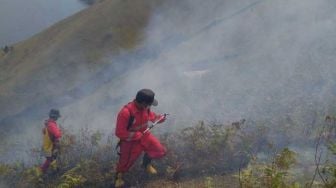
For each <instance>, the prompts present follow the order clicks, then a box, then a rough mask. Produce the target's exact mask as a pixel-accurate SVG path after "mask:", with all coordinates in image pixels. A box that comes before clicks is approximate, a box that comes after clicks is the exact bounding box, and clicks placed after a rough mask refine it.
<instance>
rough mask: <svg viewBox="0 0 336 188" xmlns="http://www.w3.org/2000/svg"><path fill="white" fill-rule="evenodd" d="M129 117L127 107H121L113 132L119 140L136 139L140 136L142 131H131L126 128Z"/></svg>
mask: <svg viewBox="0 0 336 188" xmlns="http://www.w3.org/2000/svg"><path fill="white" fill-rule="evenodd" d="M129 118H130V112H129V110H128V109H127V108H123V109H122V110H121V111H120V112H119V114H118V117H117V125H116V130H115V134H116V136H117V137H119V138H120V139H121V140H127V141H130V140H138V139H140V138H141V136H142V133H140V132H131V131H128V130H127V126H128V120H129Z"/></svg>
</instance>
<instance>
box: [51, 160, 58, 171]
mask: <svg viewBox="0 0 336 188" xmlns="http://www.w3.org/2000/svg"><path fill="white" fill-rule="evenodd" d="M50 168H51V169H52V170H54V171H57V170H58V166H57V161H56V160H53V161H52V162H51V163H50Z"/></svg>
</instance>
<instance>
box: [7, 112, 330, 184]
mask: <svg viewBox="0 0 336 188" xmlns="http://www.w3.org/2000/svg"><path fill="white" fill-rule="evenodd" d="M263 123H266V122H263ZM263 123H262V122H259V123H256V122H252V121H247V120H245V119H242V120H240V121H237V122H232V123H231V124H222V123H218V122H208V123H206V122H203V121H200V122H198V123H197V124H194V125H190V126H187V128H181V129H180V130H178V131H176V132H174V133H165V134H160V133H158V132H159V131H158V129H160V127H156V128H155V129H156V130H155V129H153V133H154V134H158V137H159V138H160V140H161V141H162V143H163V144H164V145H165V146H166V147H167V149H168V153H167V155H166V156H165V157H164V158H163V159H162V160H158V161H154V165H155V166H156V167H157V168H158V170H159V174H158V175H157V176H148V175H147V174H146V173H145V171H144V169H143V168H142V167H141V159H139V160H138V161H137V162H136V164H135V165H134V166H133V167H132V168H131V170H130V171H129V172H128V173H126V174H125V177H124V178H125V180H126V181H127V186H135V187H158V186H168V185H169V186H172V187H189V186H190V184H192V182H197V183H194V184H197V186H198V187H222V186H229V187H246V188H247V187H333V186H335V185H336V176H335V174H334V171H335V170H336V168H335V166H334V164H335V161H334V157H335V155H336V152H335V143H336V142H335V141H336V134H335V126H336V117H334V116H327V117H326V119H325V122H324V124H322V125H321V127H320V128H318V129H313V130H311V133H310V134H308V135H307V134H300V132H301V131H298V130H294V132H295V133H293V132H291V134H293V135H290V134H289V132H286V130H284V128H283V127H279V128H277V131H278V133H277V134H275V135H273V134H272V133H271V132H270V129H269V128H268V127H267V125H265V124H263ZM160 126H164V125H160ZM62 129H63V132H64V136H63V138H62V140H61V152H60V156H59V158H58V159H57V167H55V168H53V167H51V168H50V169H49V170H48V172H47V174H45V175H43V176H39V175H38V174H37V173H36V170H37V167H38V165H39V163H41V162H42V155H41V151H40V149H39V147H38V146H36V147H34V148H31V149H30V151H29V155H30V158H31V159H33V160H35V161H32V163H34V164H35V165H34V166H26V164H25V163H19V162H18V163H16V164H4V163H1V165H0V175H1V182H2V183H3V184H4V185H6V186H9V187H32V186H33V187H92V186H94V187H110V186H112V185H113V182H114V177H115V165H116V162H117V160H118V155H117V150H116V148H115V146H116V143H117V141H118V140H117V139H116V138H115V137H111V136H108V135H106V134H104V133H103V132H99V131H96V132H92V131H90V130H89V129H88V128H87V127H86V128H85V127H84V128H82V129H81V130H80V131H79V132H77V133H75V134H74V133H72V132H71V131H68V130H65V129H64V128H62ZM294 135H295V136H294ZM275 136H280V137H286V136H287V138H288V140H293V141H296V142H301V144H297V145H296V147H300V146H301V149H299V150H298V149H297V148H293V147H291V146H277V145H275V144H274V143H275V142H274V141H276V138H275ZM302 143H312V144H313V145H314V151H313V152H312V153H310V154H309V155H310V156H309V157H310V159H311V160H309V159H307V158H306V157H307V156H306V155H305V154H304V151H305V150H306V149H307V148H309V147H307V146H304V145H307V144H302ZM215 177H222V178H219V179H218V178H217V179H215ZM228 177H230V181H229V182H227V180H226V179H225V178H228ZM153 182H155V183H154V184H153ZM200 182H201V184H199V183H200Z"/></svg>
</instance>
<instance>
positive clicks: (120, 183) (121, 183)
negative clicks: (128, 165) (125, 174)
mask: <svg viewBox="0 0 336 188" xmlns="http://www.w3.org/2000/svg"><path fill="white" fill-rule="evenodd" d="M124 185H125V182H124V180H123V179H122V173H121V172H119V173H117V175H116V179H115V182H114V187H122V186H124Z"/></svg>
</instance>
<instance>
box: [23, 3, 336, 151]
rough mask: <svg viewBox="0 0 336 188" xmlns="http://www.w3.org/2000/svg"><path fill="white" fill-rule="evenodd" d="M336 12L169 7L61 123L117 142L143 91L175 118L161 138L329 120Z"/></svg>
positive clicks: (320, 6)
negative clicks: (226, 127)
mask: <svg viewBox="0 0 336 188" xmlns="http://www.w3.org/2000/svg"><path fill="white" fill-rule="evenodd" d="M335 9H336V2H335V1H331V0H320V1H315V0H306V1H296V0H274V1H266V0H259V1H258V0H256V1H250V0H238V1H223V0H212V1H206V2H205V1H201V0H185V1H177V0H176V1H169V2H165V3H163V4H162V5H161V6H159V7H158V8H157V9H156V10H155V11H154V13H153V14H152V17H151V20H150V22H149V24H148V26H147V27H146V29H145V40H144V41H143V42H142V43H141V44H139V45H138V47H137V48H136V49H133V50H129V51H127V50H125V51H123V52H122V53H121V54H120V55H118V56H107V57H106V58H105V61H109V62H112V63H111V65H110V66H109V67H105V68H104V70H103V71H102V72H101V74H99V76H100V78H99V79H96V80H95V81H92V82H90V81H89V82H87V84H86V85H85V87H83V88H82V89H80V90H79V91H82V92H88V91H89V92H88V95H86V96H85V97H82V98H80V99H79V100H76V99H75V98H74V99H71V100H72V101H71V102H69V103H68V104H67V105H64V106H62V108H61V113H62V114H63V117H62V119H61V120H60V122H61V124H63V125H64V127H65V128H67V129H71V130H72V129H78V128H80V127H83V126H88V127H89V128H90V129H98V130H105V133H106V134H113V132H114V125H115V117H116V114H117V112H118V111H119V109H120V108H121V107H122V105H124V104H126V103H127V102H128V101H130V100H132V99H133V98H134V96H135V94H136V92H137V91H138V90H139V89H141V88H151V89H153V90H154V91H155V93H156V98H157V99H158V100H159V106H158V107H154V108H153V110H154V111H156V112H158V113H170V114H171V115H170V117H169V119H168V121H167V122H166V123H165V124H164V125H162V126H161V127H158V128H156V130H155V131H174V130H175V129H176V128H180V127H185V126H191V125H192V124H193V122H196V121H199V120H206V121H220V122H231V121H236V120H239V119H241V118H245V119H252V120H259V119H269V120H272V119H279V118H280V119H281V118H285V117H286V116H288V115H293V116H302V117H303V116H305V114H307V113H308V114H309V113H311V112H313V111H314V110H319V111H320V112H321V114H326V113H328V112H330V111H332V110H333V108H332V104H331V103H332V102H333V101H334V98H335V95H336V83H335V78H336V73H335V71H334V70H335V68H336V64H335V63H334V62H333V61H334V59H335V56H336V55H335V53H334V52H335V49H336V45H335V44H336V41H335V40H336V38H335V35H336V34H335V29H336V23H335V21H336V11H335ZM81 73H82V74H83V77H86V76H85V74H88V73H89V71H88V70H87V71H86V70H82V71H81ZM114 75H117V76H116V77H113V76H114ZM79 77H81V76H79ZM112 77H113V79H112ZM115 78H118V79H115ZM97 86H99V87H97ZM63 97H66V96H63ZM303 124H304V123H303ZM274 125H276V123H275V124H274ZM269 126H273V125H269ZM35 128H36V130H39V128H38V127H37V126H35ZM36 130H35V129H32V130H29V131H28V133H27V135H30V136H27V137H29V139H31V140H34V142H31V143H32V144H31V145H34V144H38V143H39V142H40V141H39V140H38V139H37V137H36V135H35V136H34V134H36ZM28 147H29V146H28Z"/></svg>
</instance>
